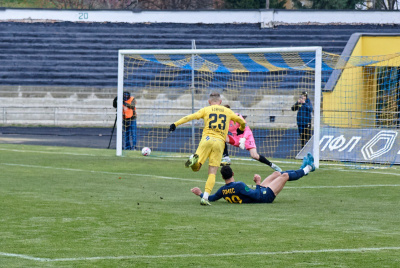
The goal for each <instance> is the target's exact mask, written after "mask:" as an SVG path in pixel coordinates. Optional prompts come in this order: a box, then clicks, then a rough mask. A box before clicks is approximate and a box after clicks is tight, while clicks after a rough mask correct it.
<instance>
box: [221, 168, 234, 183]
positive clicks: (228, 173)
mask: <svg viewBox="0 0 400 268" xmlns="http://www.w3.org/2000/svg"><path fill="white" fill-rule="evenodd" d="M221 175H222V178H223V179H224V180H228V179H230V178H232V177H233V171H232V169H231V167H230V166H223V167H222V168H221Z"/></svg>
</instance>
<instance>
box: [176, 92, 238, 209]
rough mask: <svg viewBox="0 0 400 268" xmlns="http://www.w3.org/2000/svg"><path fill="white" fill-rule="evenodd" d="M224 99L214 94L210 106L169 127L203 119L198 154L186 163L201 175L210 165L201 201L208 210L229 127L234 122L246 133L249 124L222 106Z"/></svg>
mask: <svg viewBox="0 0 400 268" xmlns="http://www.w3.org/2000/svg"><path fill="white" fill-rule="evenodd" d="M221 102H222V99H221V96H220V95H219V93H218V92H212V93H211V94H210V98H209V99H208V103H209V104H210V106H207V107H204V108H202V109H200V110H199V111H197V112H196V113H194V114H191V115H187V116H185V117H183V118H181V119H179V120H178V121H176V122H175V123H173V124H171V126H170V127H169V130H170V131H174V130H175V129H176V127H177V126H179V125H182V124H184V123H186V122H189V121H191V120H194V119H197V120H199V119H200V118H202V119H203V120H204V129H203V135H202V138H201V141H200V143H199V146H198V147H197V150H196V153H195V154H194V155H192V156H191V157H190V158H189V160H188V161H187V162H186V163H185V166H186V167H191V168H192V170H193V171H195V172H196V171H199V170H200V168H201V166H202V165H203V164H204V162H205V161H206V160H207V158H208V159H209V162H208V178H207V182H206V186H205V193H204V195H203V196H202V199H201V201H200V204H201V205H204V206H208V205H210V203H209V202H208V196H209V195H210V194H211V191H212V189H213V187H214V185H215V175H216V174H217V171H218V168H219V166H220V164H221V158H222V152H223V150H224V146H225V139H226V136H227V134H228V129H229V126H228V123H229V122H230V121H231V120H232V121H234V122H238V123H239V124H240V129H237V131H238V132H239V133H240V132H241V133H243V131H244V129H245V127H246V122H245V121H244V119H243V118H241V117H239V116H237V115H236V114H235V113H234V112H233V111H231V110H230V109H229V108H226V107H224V106H221Z"/></svg>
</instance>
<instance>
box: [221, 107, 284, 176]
mask: <svg viewBox="0 0 400 268" xmlns="http://www.w3.org/2000/svg"><path fill="white" fill-rule="evenodd" d="M224 106H225V107H227V108H229V109H230V108H231V107H230V106H229V105H224ZM236 114H237V115H238V116H240V117H241V118H243V120H244V117H243V116H242V115H241V114H238V113H236ZM238 127H239V125H238V124H237V123H235V122H233V121H231V122H229V132H230V133H231V134H232V135H229V134H228V136H227V137H226V142H228V143H229V144H231V145H233V146H235V147H239V148H240V149H242V150H244V149H246V150H247V151H249V153H250V156H251V158H253V159H255V160H257V161H260V162H261V163H264V164H266V165H268V166H270V167H271V168H272V169H274V170H276V171H279V172H281V171H282V169H281V168H280V167H278V166H277V165H275V164H274V163H272V162H270V161H269V160H268V159H267V158H265V156H263V155H260V154H258V153H257V146H256V142H255V140H254V136H253V132H252V131H251V129H250V127H249V126H246V128H245V129H244V133H243V134H238V133H237V131H236V130H237V129H238ZM230 164H231V160H230V158H229V153H228V147H227V146H226V144H225V148H224V154H223V158H222V160H221V165H222V166H224V165H230Z"/></svg>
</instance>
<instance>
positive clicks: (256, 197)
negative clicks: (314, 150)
mask: <svg viewBox="0 0 400 268" xmlns="http://www.w3.org/2000/svg"><path fill="white" fill-rule="evenodd" d="M314 170H315V166H314V157H313V156H312V155H311V154H310V153H308V154H307V156H305V157H304V158H303V164H302V165H301V167H300V169H298V170H288V171H284V172H278V171H274V172H273V173H272V174H271V175H269V176H268V177H267V178H265V179H264V181H263V182H261V177H260V175H258V174H254V178H253V181H254V182H255V183H256V185H257V186H256V189H255V190H253V189H250V188H249V187H248V186H247V185H246V184H245V183H244V182H241V181H238V182H236V181H235V179H234V178H233V175H234V173H233V171H232V169H231V167H230V166H223V167H222V168H221V175H222V178H223V179H224V180H225V185H224V186H222V187H221V188H219V189H218V191H217V192H216V193H215V194H213V195H210V196H209V200H210V201H211V202H213V201H217V200H219V199H221V198H224V199H225V200H226V201H228V202H229V203H231V204H232V203H237V204H242V203H272V202H274V200H275V198H276V196H277V195H278V194H279V193H280V192H281V191H282V189H283V187H284V186H285V184H286V182H287V181H295V180H298V179H300V178H301V177H303V176H306V175H307V174H308V173H309V172H313V171H314ZM191 191H192V193H194V194H195V195H198V196H200V197H202V196H203V193H202V192H201V190H200V188H198V187H195V188H192V189H191Z"/></svg>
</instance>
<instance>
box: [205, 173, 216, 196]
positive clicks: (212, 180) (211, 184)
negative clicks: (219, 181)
mask: <svg viewBox="0 0 400 268" xmlns="http://www.w3.org/2000/svg"><path fill="white" fill-rule="evenodd" d="M214 185H215V175H214V174H208V178H207V182H206V189H205V192H207V193H209V194H211V191H212V189H213V188H214Z"/></svg>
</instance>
